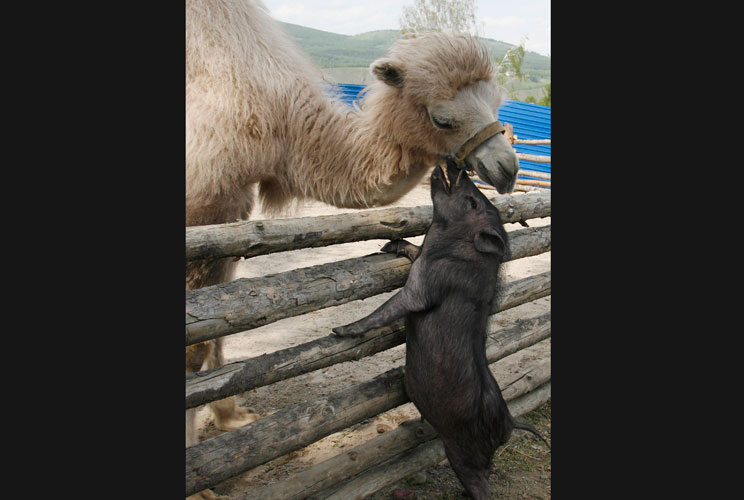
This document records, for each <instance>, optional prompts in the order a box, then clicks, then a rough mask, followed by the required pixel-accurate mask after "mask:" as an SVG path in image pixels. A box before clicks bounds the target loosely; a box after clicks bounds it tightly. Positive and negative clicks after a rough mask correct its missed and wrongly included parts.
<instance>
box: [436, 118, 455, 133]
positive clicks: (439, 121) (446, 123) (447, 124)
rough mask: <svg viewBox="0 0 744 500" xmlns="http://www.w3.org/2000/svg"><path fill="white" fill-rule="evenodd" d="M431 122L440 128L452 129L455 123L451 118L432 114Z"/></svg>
mask: <svg viewBox="0 0 744 500" xmlns="http://www.w3.org/2000/svg"><path fill="white" fill-rule="evenodd" d="M431 122H432V123H433V124H434V126H436V127H437V128H440V129H442V130H452V129H454V128H455V123H454V122H453V121H452V120H447V119H445V118H438V117H436V116H434V115H431Z"/></svg>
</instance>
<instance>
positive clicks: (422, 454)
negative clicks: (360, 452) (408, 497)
mask: <svg viewBox="0 0 744 500" xmlns="http://www.w3.org/2000/svg"><path fill="white" fill-rule="evenodd" d="M548 399H550V382H547V383H545V384H543V385H541V386H540V387H538V388H537V389H534V390H532V391H531V392H528V393H526V394H523V395H521V396H519V397H518V398H516V399H513V400H511V401H509V402H508V403H507V406H508V407H509V411H510V412H511V414H512V415H513V416H514V417H519V416H520V415H524V414H525V413H527V412H530V411H532V410H534V409H536V408H538V407H540V405H542V404H544V403H545V402H547V401H548ZM409 422H411V421H407V422H404V423H403V424H401V425H404V424H408V423H409ZM414 422H415V421H414ZM420 425H421V426H422V427H424V426H425V425H426V424H420ZM396 430H397V428H396ZM432 430H433V429H432ZM393 432H394V431H393ZM420 432H421V434H422V435H423V436H427V434H426V433H425V432H426V431H424V430H422V431H420ZM390 434H392V432H391V433H390ZM376 439H379V438H376ZM422 441H423V439H422ZM357 448H358V447H357ZM354 450H356V448H354V449H352V450H350V451H349V452H346V453H352V452H354ZM333 458H336V457H333ZM446 458H447V455H446V454H445V452H444V446H443V445H442V441H441V440H440V439H439V438H438V437H437V438H434V439H432V440H429V441H426V442H424V443H423V444H419V445H416V446H415V447H414V448H409V449H407V450H406V451H404V452H402V453H399V454H398V455H395V456H392V457H391V458H389V459H386V461H385V462H383V463H380V464H379V465H376V466H375V465H374V464H370V465H371V467H370V468H369V469H367V470H364V468H362V470H364V472H362V473H360V474H358V475H357V476H355V477H352V478H351V479H348V480H346V481H345V482H343V483H340V484H336V485H335V486H332V487H329V488H327V489H326V490H324V491H320V492H319V493H317V494H315V495H312V496H310V497H309V498H308V500H341V499H343V500H362V499H364V498H365V497H367V496H369V495H372V494H374V493H376V492H378V491H380V490H381V489H383V488H386V487H389V486H390V485H392V484H395V483H396V482H398V481H400V480H401V479H405V478H407V477H410V476H412V475H413V474H415V473H416V472H418V471H420V470H424V469H427V468H429V467H433V466H434V465H437V464H438V463H440V462H441V461H442V460H444V459H446ZM330 460H332V459H330ZM339 462H340V460H339ZM303 472H305V471H303ZM342 472H343V470H338V471H335V474H336V475H340V473H342ZM300 474H302V473H300ZM347 477H350V476H347ZM293 478H294V477H292V478H289V479H288V480H286V481H284V482H287V481H291V480H292V479H293ZM268 493H269V494H271V492H270V491H269V492H268ZM259 498H262V499H266V500H279V499H284V498H287V500H299V499H301V498H305V497H304V496H293V497H289V496H269V495H265V494H264V495H263V496H255V495H253V494H250V495H248V496H247V497H243V498H241V499H240V500H248V499H256V500H257V499H259Z"/></svg>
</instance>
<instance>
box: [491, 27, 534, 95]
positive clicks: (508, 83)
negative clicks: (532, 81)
mask: <svg viewBox="0 0 744 500" xmlns="http://www.w3.org/2000/svg"><path fill="white" fill-rule="evenodd" d="M526 42H527V37H524V38H522V40H521V41H520V42H519V45H518V46H516V47H512V48H510V49H509V50H507V51H506V53H505V54H504V57H502V58H501V61H497V63H496V71H497V75H498V77H497V78H498V82H499V85H501V86H502V87H503V88H504V89H505V90H506V92H507V93H508V94H509V97H510V98H511V99H514V98H515V89H514V83H516V82H521V81H524V80H526V79H527V76H526V75H525V74H524V73H522V62H523V61H524V54H525V50H524V44H525V43H526Z"/></svg>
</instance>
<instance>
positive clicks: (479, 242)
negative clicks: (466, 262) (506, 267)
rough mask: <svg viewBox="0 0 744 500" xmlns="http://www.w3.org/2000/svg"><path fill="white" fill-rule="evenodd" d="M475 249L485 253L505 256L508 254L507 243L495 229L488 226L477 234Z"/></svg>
mask: <svg viewBox="0 0 744 500" xmlns="http://www.w3.org/2000/svg"><path fill="white" fill-rule="evenodd" d="M475 249H476V250H478V251H479V252H483V253H495V254H498V255H499V256H501V257H503V256H504V255H505V254H506V243H505V242H504V239H503V238H502V237H501V234H499V233H498V231H496V230H495V229H491V228H486V229H483V230H481V231H479V232H478V233H477V234H476V235H475Z"/></svg>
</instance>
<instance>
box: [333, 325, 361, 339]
mask: <svg viewBox="0 0 744 500" xmlns="http://www.w3.org/2000/svg"><path fill="white" fill-rule="evenodd" d="M332 330H333V333H335V334H336V335H338V336H339V337H352V336H355V335H359V333H358V332H356V331H355V330H354V329H353V328H350V327H348V326H337V327H336V328H333V329H332Z"/></svg>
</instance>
